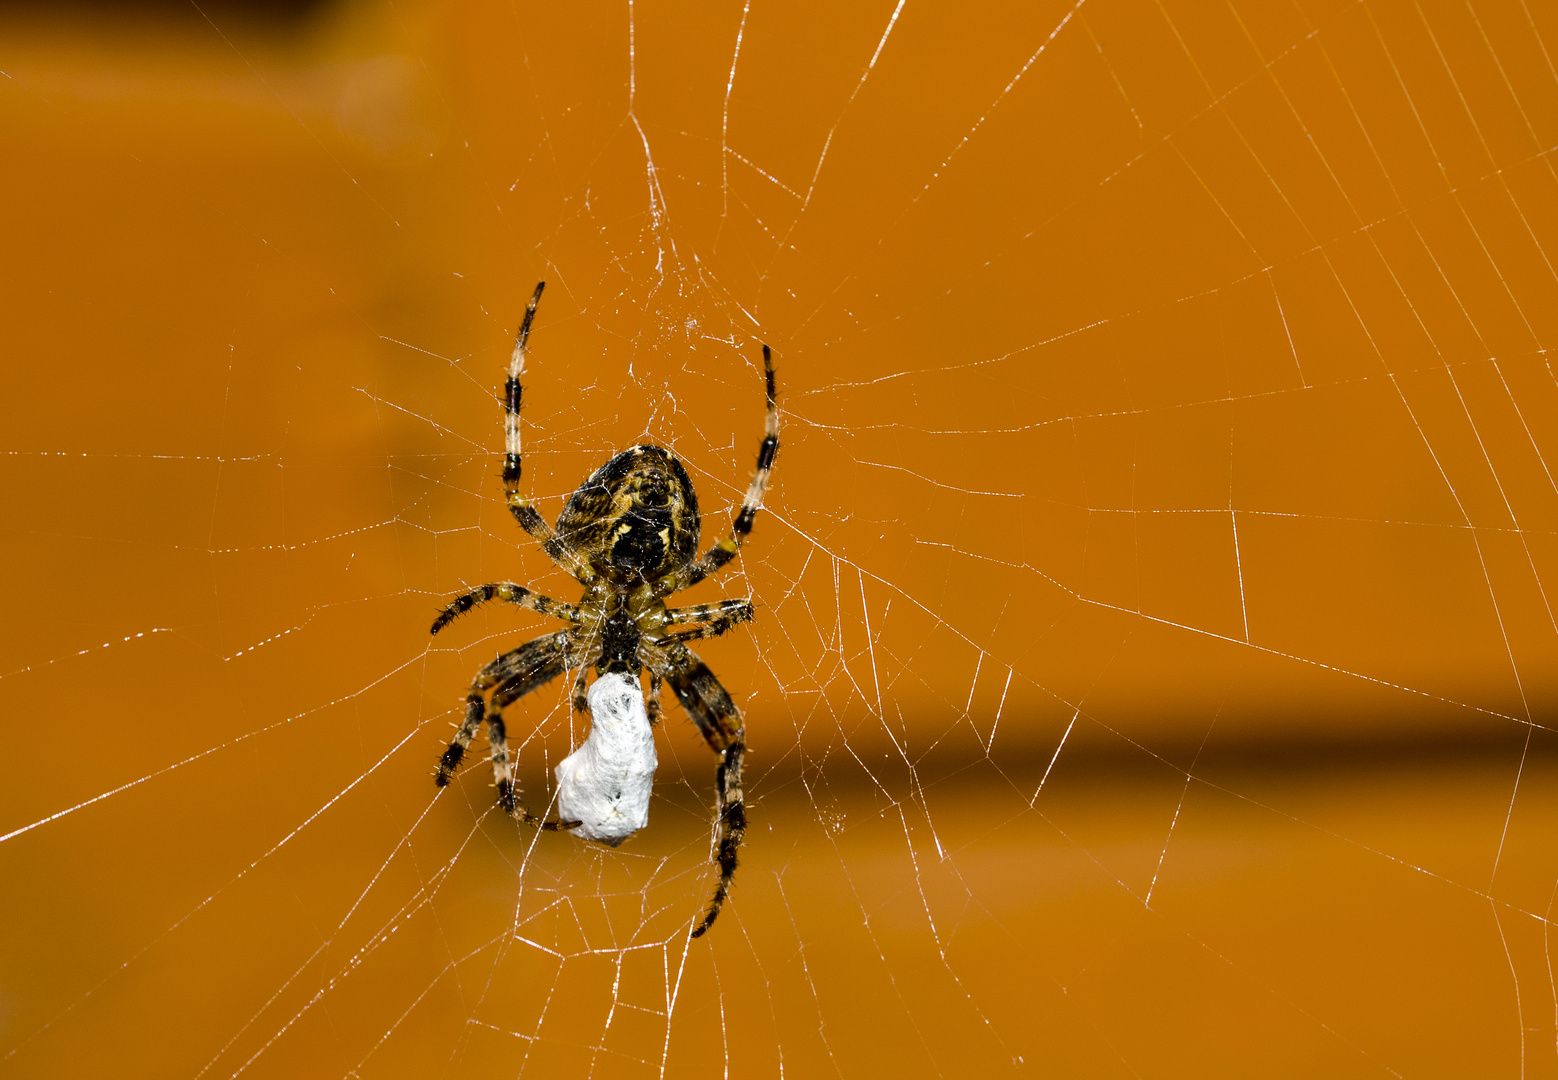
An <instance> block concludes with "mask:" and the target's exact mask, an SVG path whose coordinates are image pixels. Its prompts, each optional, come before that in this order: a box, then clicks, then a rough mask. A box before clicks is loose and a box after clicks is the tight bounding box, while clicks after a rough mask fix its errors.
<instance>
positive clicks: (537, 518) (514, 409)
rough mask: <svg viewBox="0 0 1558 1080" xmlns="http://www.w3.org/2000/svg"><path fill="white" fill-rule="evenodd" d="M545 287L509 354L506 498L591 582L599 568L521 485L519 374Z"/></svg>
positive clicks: (555, 556)
mask: <svg viewBox="0 0 1558 1080" xmlns="http://www.w3.org/2000/svg"><path fill="white" fill-rule="evenodd" d="M545 288H546V282H544V281H541V282H537V283H536V291H535V292H534V293H533V294H531V297H530V303H528V304H526V305H525V318H524V320H523V321H522V322H521V323H520V324H519V333H518V334H516V335H515V336H514V353H513V355H512V356H511V357H510V358H509V375H508V381H507V382H505V383H504V384H503V449H504V451H505V453H504V456H503V498H504V501H505V502H506V503H507V504H508V508H509V513H510V514H513V515H514V520H515V521H517V522H519V527H520V528H522V529H524V530H525V531H526V532H527V533H529V534H530V535H531V536H532V537H534V538H535V540H536V541H537V542H538V543H540V545H541V550H542V551H544V552H545V553H546V557H547V558H549V559H551V560H552V561H553V562H555V563H556V564H557V565H558V566H561V567H562V568H563V569H564V570H566V571H568V573H570V574H572V575H573V576H574V577H575V578H577V579H578V580H579V581H580V582H582V583H584V584H585V585H588V584H590V583H591V582H593V581H594V580H595V578H596V574H595V571H594V570H592V569H591V568H590V566H589V564H587V563H586V562H585V561H584V560H583V559H581V558H580V557H579V556H578V554H577V553H575V552H574V550H573V548H572V547H570V546H569V545H568V543H567V542H566V541H564V540H562V539H560V538H559V537H558V535H557V533H556V532H555V531H554V530H553V529H552V526H551V525H550V524H548V523H547V520H546V519H545V518H543V517H542V516H541V514H540V512H539V511H537V510H536V508H535V506H534V504H532V503H531V501H530V498H529V497H528V496H527V495H526V494H525V493H524V492H523V491H521V490H520V487H519V480H520V475H521V472H522V469H521V464H522V459H523V456H524V455H523V454H522V453H521V450H520V438H519V404H520V398H521V397H522V396H523V395H524V387H523V386H521V385H520V383H519V377H520V376H521V375H523V374H524V372H525V357H526V356H528V355H529V349H528V344H529V341H530V324H531V322H532V321H533V320H534V319H535V317H536V305H537V304H539V303H540V302H541V290H543V289H545Z"/></svg>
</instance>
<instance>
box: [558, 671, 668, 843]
mask: <svg viewBox="0 0 1558 1080" xmlns="http://www.w3.org/2000/svg"><path fill="white" fill-rule="evenodd" d="M589 701H590V720H591V725H590V734H589V737H588V738H586V739H585V740H584V743H583V744H582V745H581V746H580V747H579V748H578V749H577V750H575V751H574V752H573V753H571V754H569V755H568V756H567V757H566V758H564V759H563V760H562V762H561V763H560V764H559V765H558V766H557V769H556V774H557V816H558V818H559V819H560V820H563V821H577V822H579V825H578V826H577V827H576V828H574V829H572V830H571V831H572V832H573V834H574V835H575V836H578V837H582V838H583V839H585V840H595V841H598V842H600V843H602V844H609V845H611V846H612V847H616V846H617V845H618V844H620V843H622V841H624V840H626V839H627V838H628V837H630V836H632V835H633V834H634V833H636V832H638V830H640V829H642V828H643V827H644V826H645V825H647V824H649V795H650V792H651V790H652V789H653V788H654V782H655V766H656V765H657V764H658V763H659V762H658V761H657V759H656V758H655V736H654V731H653V729H652V728H650V726H649V715H648V713H647V712H645V710H644V694H643V691H642V690H641V689H640V687H639V682H638V680H637V679H636V678H632V677H631V676H628V675H624V674H621V673H618V672H608V673H607V674H605V675H602V676H600V677H599V678H598V679H596V680H595V682H594V684H593V685H591V687H590V694H589Z"/></svg>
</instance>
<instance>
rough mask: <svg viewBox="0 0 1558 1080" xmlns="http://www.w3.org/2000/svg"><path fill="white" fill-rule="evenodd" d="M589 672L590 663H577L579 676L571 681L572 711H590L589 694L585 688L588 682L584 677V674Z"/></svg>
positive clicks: (586, 674)
mask: <svg viewBox="0 0 1558 1080" xmlns="http://www.w3.org/2000/svg"><path fill="white" fill-rule="evenodd" d="M589 673H590V665H588V664H580V665H579V677H578V678H576V679H574V681H573V711H574V712H589V711H590V696H589V693H588V692H587V690H586V686H587V684H588V679H587V678H586V676H588V675H589Z"/></svg>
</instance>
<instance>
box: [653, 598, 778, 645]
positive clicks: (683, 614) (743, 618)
mask: <svg viewBox="0 0 1558 1080" xmlns="http://www.w3.org/2000/svg"><path fill="white" fill-rule="evenodd" d="M755 616H756V612H755V611H754V610H753V609H752V601H750V600H720V601H718V602H717V603H713V604H698V605H696V606H693V607H683V608H669V609H667V610H666V613H665V625H666V626H674V625H677V624H679V623H692V624H693V625H692V626H691V627H689V628H688V629H686V630H675V631H672V632H671V633H669V634H664V635H661V636H660V637H659V638H657V639H656V640H657V641H658V642H666V641H697V640H698V639H699V638H706V637H718V636H719V635H721V634H723V633H724V632H725V631H727V630H729V629H730V628H731V627H733V626H738V625H740V624H741V623H744V622H749V621H751V620H752V619H753V618H754V617H755Z"/></svg>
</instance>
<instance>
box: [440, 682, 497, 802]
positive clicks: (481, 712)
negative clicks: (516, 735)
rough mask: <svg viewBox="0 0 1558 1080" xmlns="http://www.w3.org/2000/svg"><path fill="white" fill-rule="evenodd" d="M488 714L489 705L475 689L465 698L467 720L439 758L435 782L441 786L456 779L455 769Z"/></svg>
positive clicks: (445, 785)
mask: <svg viewBox="0 0 1558 1080" xmlns="http://www.w3.org/2000/svg"><path fill="white" fill-rule="evenodd" d="M486 715H487V706H486V705H485V704H483V702H482V699H481V694H480V693H478V692H477V691H476V690H474V689H473V690H472V691H471V693H470V695H469V696H468V697H467V698H466V699H465V722H464V723H462V724H461V725H460V730H459V731H457V732H455V735H454V739H453V740H452V741H451V742H450V743H449V748H448V749H447V750H445V751H444V753H443V756H442V757H440V758H439V759H438V772H437V773H436V774H434V777H433V782H434V783H435V784H437V785H438V786H439V787H447V786H448V784H449V781H450V780H453V779H454V771H455V770H456V769H458V768H459V767H460V761H461V759H463V758H464V757H465V751H466V748H467V747H469V746H470V745H471V739H472V738H473V737H474V736H475V734H476V729H477V728H479V727H481V722H482V720H483V719H484V718H485V717H486Z"/></svg>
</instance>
